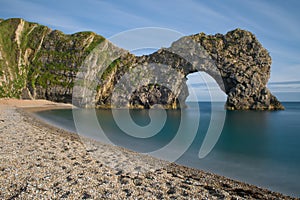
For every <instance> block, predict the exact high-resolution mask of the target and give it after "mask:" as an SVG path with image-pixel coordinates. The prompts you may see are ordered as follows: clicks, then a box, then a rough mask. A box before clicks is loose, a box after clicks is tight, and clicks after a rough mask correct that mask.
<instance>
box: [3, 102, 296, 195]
mask: <svg viewBox="0 0 300 200" xmlns="http://www.w3.org/2000/svg"><path fill="white" fill-rule="evenodd" d="M61 108H64V109H65V108H72V105H70V104H60V103H53V102H50V101H46V100H17V99H0V111H1V112H0V143H1V150H0V152H1V155H0V184H1V185H2V187H1V189H0V198H1V199H13V198H20V199H22V198H24V199H41V198H66V199H78V198H82V199H101V198H105V199H139V198H140V199H203V198H204V199H292V198H291V197H288V196H284V195H282V194H280V193H276V192H272V191H269V190H266V189H262V188H259V187H256V186H253V185H250V184H246V183H242V182H239V181H234V180H231V179H228V178H226V177H223V176H219V175H215V174H212V173H208V172H204V171H201V170H197V169H192V168H188V167H184V166H180V165H177V164H173V163H168V162H166V161H161V160H158V159H155V158H152V157H150V156H146V155H143V154H139V153H137V152H133V151H130V150H127V149H124V148H122V147H117V146H112V145H108V144H103V143H100V142H96V141H93V140H92V139H88V138H82V137H81V136H79V135H77V134H74V133H70V132H68V131H65V130H62V129H59V128H57V127H54V126H52V125H50V124H47V123H46V122H43V121H41V120H40V119H37V118H36V117H34V115H33V114H31V113H32V112H36V111H39V110H45V109H61Z"/></svg>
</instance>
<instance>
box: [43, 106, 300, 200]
mask: <svg viewBox="0 0 300 200" xmlns="http://www.w3.org/2000/svg"><path fill="white" fill-rule="evenodd" d="M198 105H199V107H200V119H199V120H197V121H199V122H195V119H197V117H196V116H197V115H198V113H199V112H196V111H195V108H196V107H197V106H198ZM284 106H285V107H286V110H284V111H276V112H269V111H268V112H261V111H227V112H225V111H224V110H223V105H219V106H218V107H217V113H218V114H219V115H220V116H222V115H224V116H225V117H226V118H225V123H224V127H223V129H222V133H221V135H220V138H219V139H218V141H217V143H216V145H215V147H214V148H213V150H212V151H211V152H210V153H209V154H208V156H206V157H205V158H203V159H200V158H199V157H198V153H199V149H200V146H201V144H202V143H203V140H204V137H205V135H206V132H207V130H208V125H209V121H210V117H211V105H210V103H189V104H188V108H187V109H185V110H184V111H183V112H182V113H181V112H180V111H174V110H172V111H167V113H166V115H167V117H166V118H167V119H166V123H164V126H163V127H162V129H161V130H160V131H158V133H157V134H156V135H153V136H152V137H149V138H137V137H134V136H130V135H128V134H125V133H124V132H123V131H122V130H124V129H122V130H121V129H120V128H119V127H118V126H117V124H116V123H115V121H114V118H113V115H112V113H111V111H110V110H99V111H97V113H96V114H97V117H98V120H99V124H100V127H101V128H102V129H103V132H104V133H105V135H106V137H107V138H108V139H109V141H111V142H112V143H114V144H116V145H120V146H124V147H126V148H129V149H132V150H135V151H138V152H143V153H147V152H152V151H155V150H157V149H161V148H163V147H164V146H166V145H167V144H169V143H170V142H171V141H172V140H174V138H176V137H175V136H176V134H178V133H177V131H178V128H179V126H180V124H181V122H182V121H184V120H187V121H188V123H194V124H195V123H197V125H198V124H199V129H197V130H198V131H197V132H196V135H195V138H193V137H194V136H193V135H191V134H190V132H192V131H191V128H190V126H189V124H187V125H186V126H185V127H184V131H186V138H188V139H187V140H189V139H190V140H191V141H192V144H191V145H190V146H189V148H188V149H187V150H186V151H185V153H184V154H183V155H182V156H181V157H179V159H177V161H176V162H177V163H179V164H182V165H186V166H190V167H194V168H198V169H204V170H206V171H210V172H213V173H217V174H220V175H224V176H226V177H230V178H233V179H236V180H240V181H243V182H247V183H251V184H255V185H258V186H261V187H264V188H268V189H271V190H273V191H278V192H282V193H284V194H288V195H292V196H297V197H300V183H299V180H300V103H284ZM78 112H80V113H81V116H82V118H83V119H82V121H81V122H80V127H79V129H81V130H80V133H81V134H82V132H84V134H85V135H87V136H89V137H92V138H94V139H98V140H102V138H101V137H98V136H99V134H98V132H99V129H98V128H99V127H95V126H94V125H93V123H92V121H93V120H92V119H91V118H90V117H91V116H90V114H89V112H90V111H89V110H84V111H78ZM116 112H117V114H118V115H119V117H121V118H122V116H123V115H124V116H125V113H123V112H124V111H123V110H118V111H116ZM154 112H155V111H154ZM157 112H160V111H157ZM158 114H160V113H158ZM38 116H40V117H42V118H43V119H45V120H47V121H49V122H50V123H53V124H55V125H57V126H60V127H63V128H65V129H68V130H70V131H74V132H76V128H75V125H74V120H73V115H72V110H50V111H43V112H39V113H38ZM130 116H131V118H132V119H133V120H134V122H135V123H136V124H137V125H140V126H146V125H147V124H149V123H150V118H149V111H147V110H132V111H130ZM123 119H125V118H123ZM126 119H127V118H126ZM77 123H78V122H77ZM77 128H78V124H77ZM134 134H136V133H134ZM184 140H185V138H181V140H180V141H184ZM183 143H184V142H183ZM177 147H178V148H179V147H180V144H177ZM177 150H178V149H175V148H174V149H173V151H174V152H176V151H177Z"/></svg>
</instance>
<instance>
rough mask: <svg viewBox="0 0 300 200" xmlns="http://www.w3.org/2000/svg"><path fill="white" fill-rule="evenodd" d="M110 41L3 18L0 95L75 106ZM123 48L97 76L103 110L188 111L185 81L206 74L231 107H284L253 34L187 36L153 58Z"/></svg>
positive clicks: (265, 54) (0, 26)
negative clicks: (78, 87) (93, 62)
mask: <svg viewBox="0 0 300 200" xmlns="http://www.w3.org/2000/svg"><path fill="white" fill-rule="evenodd" d="M104 41H106V40H105V39H104V38H103V37H101V36H99V35H96V34H95V33H92V32H81V33H75V34H72V35H65V34H63V33H62V32H60V31H56V30H55V31H53V30H51V29H49V28H48V27H45V26H41V25H38V24H36V23H29V22H26V21H24V20H22V19H8V20H3V21H1V20H0V97H17V98H30V99H37V98H44V99H49V100H53V101H59V102H72V95H73V88H74V84H75V80H76V78H75V77H76V75H78V73H79V70H80V69H82V67H85V66H84V64H83V63H84V60H85V59H86V58H87V56H88V55H90V53H91V52H93V51H92V50H93V49H94V48H95V47H96V46H97V45H99V44H101V43H103V42H104ZM110 45H112V44H110ZM115 48H117V47H115ZM121 51H122V52H123V53H122V55H121V56H120V57H118V58H116V59H115V60H114V61H113V62H112V63H111V64H109V66H108V68H105V69H103V70H104V71H103V73H102V75H101V77H99V81H98V82H97V87H95V90H96V91H95V96H94V97H93V98H94V99H93V102H94V103H95V104H94V105H95V106H97V107H131V108H151V107H154V106H157V105H160V106H162V107H165V108H173V109H175V108H179V107H184V106H185V104H184V101H185V99H186V98H187V96H188V95H189V93H188V89H187V86H186V76H187V75H188V74H190V73H194V72H196V71H204V72H206V73H208V74H210V75H211V76H212V77H213V78H215V80H216V81H217V83H218V84H219V85H220V88H221V89H222V90H223V91H224V92H225V93H226V94H227V96H228V99H227V103H226V108H227V109H230V110H247V109H253V110H276V109H284V108H283V106H282V105H281V103H280V102H279V101H278V100H277V99H276V97H274V96H273V95H272V94H271V92H270V91H269V90H268V88H267V87H266V84H267V82H268V80H269V77H270V67H271V57H270V56H269V53H268V52H267V50H266V49H265V48H263V47H262V45H261V44H260V43H259V42H258V40H257V39H256V37H255V36H254V35H253V34H252V33H250V32H248V31H244V30H240V29H236V30H234V31H231V32H228V33H227V34H226V35H221V34H216V35H205V34H204V33H200V34H196V35H192V36H186V37H183V38H181V39H179V40H178V41H175V42H174V43H173V44H172V46H171V47H169V48H163V49H160V50H158V51H157V52H155V53H153V54H151V55H147V56H140V57H137V56H134V55H132V54H130V53H128V52H126V51H125V50H121ZM171 72H172V73H171ZM91 73H93V71H91V70H90V71H89V74H91ZM130 74H131V75H132V74H135V76H131V75H130ZM134 77H138V79H136V78H134ZM135 82H139V83H138V84H136V83H135ZM134 84H136V85H134ZM133 85H134V87H133ZM129 86H130V87H129ZM122 88H123V89H122ZM73 97H74V96H73ZM80 98H82V97H79V100H78V101H77V102H81V100H80ZM112 102H113V103H112ZM73 103H74V102H73ZM79 104H80V105H83V104H82V102H81V103H79Z"/></svg>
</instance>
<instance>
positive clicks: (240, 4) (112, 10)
mask: <svg viewBox="0 0 300 200" xmlns="http://www.w3.org/2000/svg"><path fill="white" fill-rule="evenodd" d="M0 5H1V6H0V18H4V19H6V18H12V17H21V18H24V19H25V20H28V21H33V22H38V23H41V24H44V25H47V26H49V27H51V28H53V29H59V30H62V31H64V32H65V33H74V32H78V31H86V30H90V31H94V32H96V33H98V34H100V35H103V36H105V37H107V38H109V37H111V36H113V35H115V34H118V33H120V32H122V31H127V30H130V29H134V28H143V27H160V28H166V29H171V30H174V31H178V32H180V33H182V34H184V35H191V34H194V33H198V32H205V33H207V34H215V33H223V34H225V33H226V32H228V31H230V30H233V29H235V28H238V27H239V28H242V29H246V30H249V31H251V32H253V33H254V34H255V35H256V36H257V38H258V39H259V41H260V42H261V43H262V44H263V46H264V47H265V48H267V49H268V51H269V52H270V54H271V56H272V60H273V64H272V68H271V69H272V70H271V79H270V82H283V81H299V80H300V76H299V75H300V48H299V47H300V14H299V8H300V1H299V0H251V1H250V0H223V1H221V0H218V1H217V0H211V1H197V0H172V1H171V0H164V1H162V0H127V1H122V0H85V1H83V0H82V1H77V0H72V1H71V0H51V1H43V0H0ZM162 46H163V45H162Z"/></svg>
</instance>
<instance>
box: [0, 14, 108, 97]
mask: <svg viewBox="0 0 300 200" xmlns="http://www.w3.org/2000/svg"><path fill="white" fill-rule="evenodd" d="M23 22H24V23H23ZM22 23H23V26H22ZM18 27H19V30H20V31H19V33H18V34H17V32H18V31H17V29H18ZM17 36H18V37H17ZM16 38H18V39H16ZM17 40H18V41H19V44H18V43H17ZM103 40H105V38H103V37H102V36H99V35H97V34H95V33H92V32H79V33H75V34H72V35H66V34H64V33H62V32H61V31H57V30H55V31H52V30H51V29H50V28H48V27H46V26H42V25H39V24H37V23H30V22H26V21H23V20H22V19H8V20H4V21H1V20H0V51H1V52H0V53H1V55H2V57H3V59H0V97H17V98H19V97H20V95H21V91H22V89H23V88H26V87H29V88H31V89H33V90H34V89H35V88H36V87H38V86H39V87H42V88H44V89H46V88H47V89H49V88H51V87H66V88H72V87H73V79H74V76H75V74H76V72H77V70H78V68H79V67H80V65H81V63H82V62H83V60H84V58H85V57H86V56H87V55H88V54H89V53H90V52H91V51H92V50H93V49H94V48H95V47H96V46H97V45H98V44H99V43H101V42H102V41H103Z"/></svg>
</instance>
